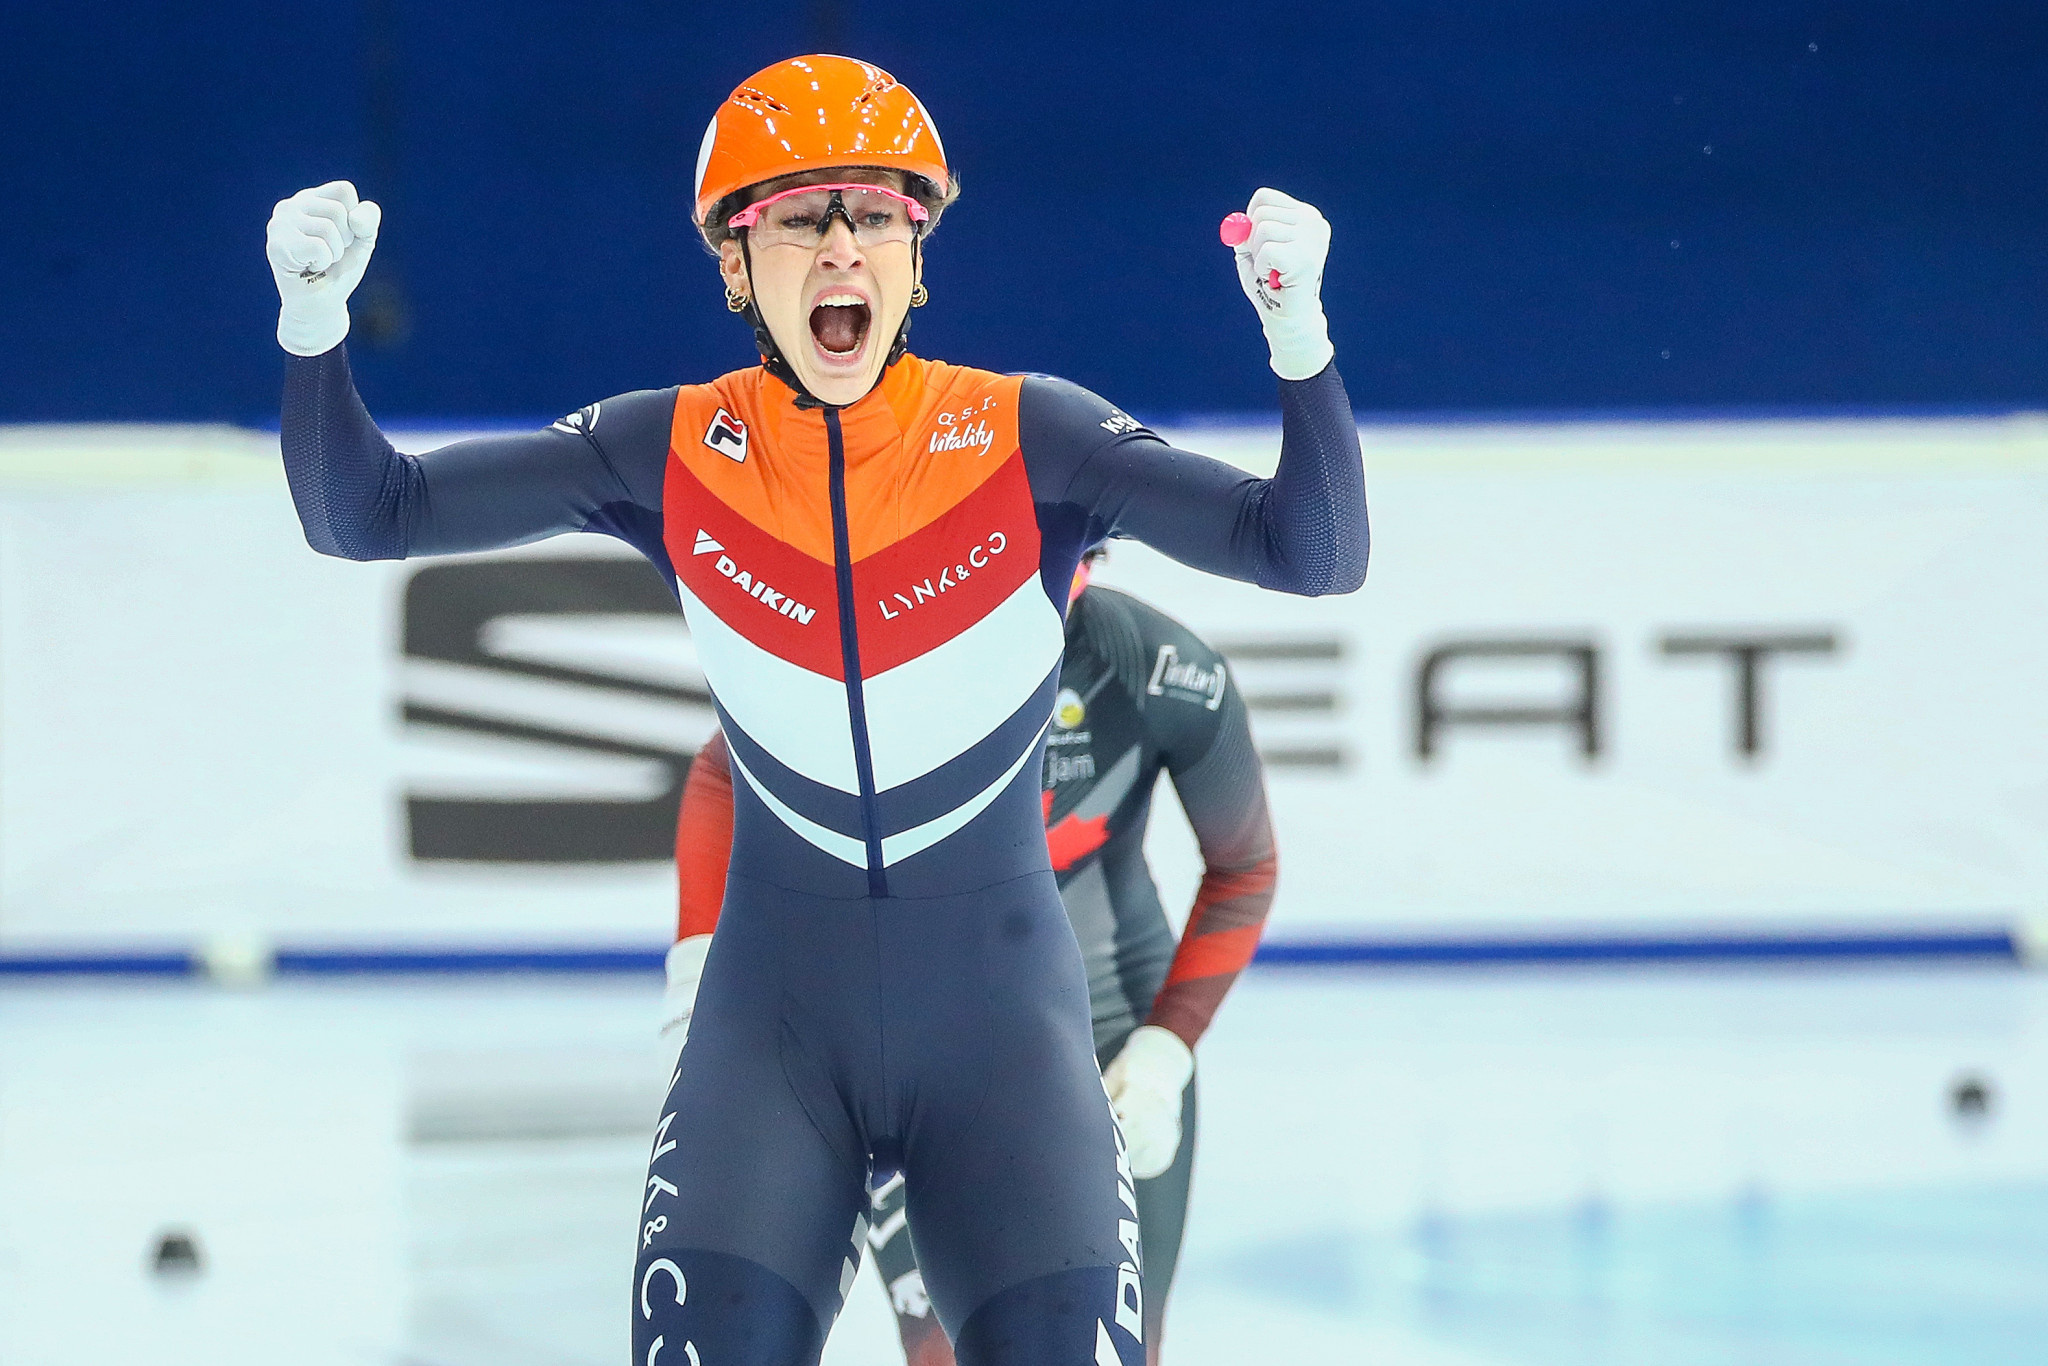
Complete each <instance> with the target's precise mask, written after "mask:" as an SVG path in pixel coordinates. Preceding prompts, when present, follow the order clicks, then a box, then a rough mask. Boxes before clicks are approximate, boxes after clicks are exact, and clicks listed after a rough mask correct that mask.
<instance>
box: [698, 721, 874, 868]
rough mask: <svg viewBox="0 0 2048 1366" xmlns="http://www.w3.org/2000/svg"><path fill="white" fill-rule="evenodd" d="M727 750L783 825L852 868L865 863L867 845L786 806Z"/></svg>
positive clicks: (748, 783) (743, 763)
mask: <svg viewBox="0 0 2048 1366" xmlns="http://www.w3.org/2000/svg"><path fill="white" fill-rule="evenodd" d="M729 753H730V755H731V757H732V766H733V767H734V768H736V769H738V770H739V771H740V775H741V776H742V777H744V778H745V779H746V780H747V786H748V787H750V788H752V789H753V791H754V795H756V796H758V797H759V798H760V799H761V803H762V805H764V806H766V807H767V808H768V809H769V810H770V811H773V812H774V813H775V814H776V816H777V817H778V818H780V820H781V821H782V823H783V824H784V825H786V826H788V827H789V828H790V829H791V830H794V831H795V832H796V833H797V834H798V835H800V836H802V837H803V838H804V839H805V840H806V841H808V842H809V843H811V844H814V845H816V846H817V847H818V848H820V849H823V850H824V851H825V852H826V853H828V854H830V855H831V856H832V857H833V858H836V859H838V860H839V861H840V862H841V863H850V864H852V865H853V866H854V867H856V868H865V867H867V866H868V847H867V845H865V844H863V843H862V842H861V841H859V840H857V839H853V838H851V837H849V836H846V835H842V834H840V833H839V832H838V831H837V830H827V829H826V828H825V827H824V826H822V825H820V824H818V823H817V822H816V821H814V820H812V819H810V818H809V817H808V816H801V815H798V814H797V813H796V812H795V811H792V810H790V808H789V807H788V806H787V805H785V804H784V803H783V801H782V799H781V798H779V797H777V796H776V795H775V794H774V793H773V792H770V791H769V790H768V785H767V784H766V783H764V782H762V781H761V780H760V779H759V778H756V777H755V776H754V773H753V770H752V769H749V768H748V767H747V765H746V763H745V761H744V760H742V759H741V758H740V752H739V751H738V750H737V749H732V750H729Z"/></svg>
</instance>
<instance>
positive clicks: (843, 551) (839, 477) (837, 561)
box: [822, 408, 889, 896]
mask: <svg viewBox="0 0 2048 1366" xmlns="http://www.w3.org/2000/svg"><path fill="white" fill-rule="evenodd" d="M822 411H823V413H824V416H825V446H826V449H827V450H828V451H829V452H830V453H831V464H830V468H829V473H828V476H827V479H828V483H829V484H830V488H831V494H832V572H833V575H834V577H835V578H836V579H837V581H838V587H839V656H840V664H841V668H842V670H843V672H844V673H845V675H846V716H847V720H848V721H849V722H850V723H851V724H852V727H853V771H854V774H855V776H856V778H857V779H858V780H859V783H860V833H861V842H862V843H864V844H865V845H866V846H867V855H868V895H869V896H887V895H888V894H889V877H888V873H887V872H886V871H885V870H884V868H883V867H882V824H881V819H880V812H879V809H878V803H877V802H876V800H875V757H874V750H873V749H872V748H871V747H870V745H869V742H868V708H867V699H866V696H865V694H864V693H863V691H862V688H861V677H860V631H859V628H858V627H857V626H856V625H855V624H854V600H853V538H852V536H851V534H850V533H849V532H848V531H847V518H846V437H845V435H844V434H843V433H842V432H841V431H840V430H839V410H838V409H837V408H825V409H823V410H822Z"/></svg>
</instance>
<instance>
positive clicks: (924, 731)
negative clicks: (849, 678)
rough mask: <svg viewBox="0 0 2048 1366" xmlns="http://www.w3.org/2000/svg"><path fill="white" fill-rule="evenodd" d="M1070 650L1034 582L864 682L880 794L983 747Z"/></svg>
mask: <svg viewBox="0 0 2048 1366" xmlns="http://www.w3.org/2000/svg"><path fill="white" fill-rule="evenodd" d="M1064 648H1066V631H1065V630H1064V628H1062V627H1061V625H1060V614H1059V613H1058V612H1057V611H1056V610H1054V608H1053V605H1052V603H1051V602H1050V601H1049V600H1047V598H1046V596H1045V588H1044V586H1043V585H1042V584H1041V583H1040V582H1039V578H1038V575H1036V574H1033V575H1032V576H1031V577H1030V578H1028V579H1026V580H1025V581H1024V582H1023V583H1021V584H1019V585H1018V587H1017V591H1016V592H1014V593H1012V594H1010V596H1009V597H1008V598H1005V599H1004V600H1003V601H1002V602H1001V603H1000V604H998V605H997V606H996V607H995V608H994V609H992V610H991V611H990V612H989V614H988V615H987V616H985V617H983V618H982V619H981V620H980V621H977V622H976V623H974V625H972V626H970V627H968V628H967V629H966V630H964V631H962V632H961V633H960V634H958V635H956V636H954V637H953V638H952V639H951V640H948V641H946V642H945V643H944V644H942V645H937V646H934V647H933V648H932V649H930V650H927V651H925V652H924V653H923V654H921V655H919V656H918V657H917V658H916V659H911V660H906V661H904V662H903V663H901V664H899V665H897V666H896V667H895V668H893V669H890V670H888V671H887V672H885V673H879V674H876V675H875V676H874V677H873V678H870V679H868V680H866V682H865V684H864V686H863V694H864V696H865V699H866V702H867V714H868V742H869V744H870V745H871V746H872V747H873V752H874V761H875V786H876V787H877V788H878V789H880V790H881V791H884V792H886V791H888V790H889V789H890V788H892V787H896V786H898V785H899V784H902V783H907V782H909V781H910V780H911V779H912V778H917V777H922V776H923V775H924V774H926V773H929V772H931V771H932V770H933V769H935V768H937V767H938V766H939V765H940V764H943V763H945V762H946V761H947V760H949V759H952V758H954V757H955V756H957V755H959V754H960V753H962V752H963V751H965V750H967V749H968V748H970V747H971V746H973V745H974V744H975V743H976V742H978V741H980V740H981V739H982V738H983V737H984V736H986V735H987V734H988V733H989V732H990V731H992V730H994V729H995V728H996V727H997V726H999V725H1001V724H1002V723H1003V722H1004V721H1006V720H1008V719H1009V717H1010V714H1011V713H1012V712H1014V711H1016V710H1017V708H1019V707H1021V706H1023V705H1024V703H1025V702H1026V700H1028V699H1029V698H1030V696H1031V692H1032V689H1034V688H1036V687H1037V686H1038V685H1039V684H1040V683H1042V682H1044V681H1045V676H1046V675H1047V674H1049V673H1051V672H1052V671H1053V669H1054V667H1055V666H1057V665H1058V664H1059V661H1060V651H1061V650H1063V649H1064ZM713 686H714V687H715V686H716V683H715V682H714V684H713ZM719 696H720V697H721V698H722V697H723V696H724V694H723V693H720V694H719ZM842 714H843V711H842Z"/></svg>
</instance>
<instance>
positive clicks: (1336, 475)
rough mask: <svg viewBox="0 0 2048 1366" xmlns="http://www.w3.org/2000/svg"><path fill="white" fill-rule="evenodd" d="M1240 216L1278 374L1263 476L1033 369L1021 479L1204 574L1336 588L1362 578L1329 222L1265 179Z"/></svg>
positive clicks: (1289, 587)
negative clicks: (1275, 421) (1268, 470)
mask: <svg viewBox="0 0 2048 1366" xmlns="http://www.w3.org/2000/svg"><path fill="white" fill-rule="evenodd" d="M1251 223H1252V225H1253V226H1252V230H1251V236H1250V238H1249V240H1248V241H1246V242H1245V243H1243V244H1242V245H1241V246H1239V247H1238V249H1237V261H1238V278H1239V282H1240V283H1241V284H1242V286H1243V288H1244V291H1245V294H1246V297H1248V298H1249V299H1250V300H1251V301H1252V303H1253V305H1254V306H1255V307H1256V308H1257V309H1258V310H1259V319H1260V323H1261V325H1262V326H1263V327H1264V329H1265V332H1266V340H1267V344H1268V347H1269V349H1270V351H1271V354H1272V368H1273V372H1274V373H1275V374H1276V375H1278V376H1279V377H1280V421H1281V440H1280V463H1279V465H1278V467H1277V469H1276V470H1275V472H1274V474H1273V477H1272V478H1270V479H1259V478H1254V477H1253V476H1251V475H1248V474H1246V473H1245V472H1244V471H1242V470H1240V469H1237V468H1236V467H1234V466H1231V465H1227V464H1224V463H1222V462H1221V461H1217V460H1211V459H1209V458H1207V457H1206V456H1201V455H1196V454H1193V453H1191V452H1188V451H1183V450H1176V449H1175V448H1174V447H1172V446H1169V445H1167V444H1166V443H1165V442H1164V441H1162V440H1160V439H1159V437H1158V436H1156V435H1154V434H1153V433H1152V432H1150V431H1148V430H1147V429H1146V428H1145V427H1143V426H1142V425H1141V424H1139V423H1137V422H1136V421H1134V420H1132V419H1131V418H1130V417H1128V416H1126V415H1125V414H1123V413H1122V412H1119V411H1118V410H1117V409H1116V408H1114V407H1112V406H1111V405H1110V404H1108V403H1105V402H1104V401H1103V400H1101V399H1099V398H1097V397H1096V396H1095V395H1093V394H1091V393H1089V392H1088V391H1087V390H1085V389H1082V388H1079V387H1077V386H1075V385H1072V384H1068V383H1066V382H1064V381H1062V380H1054V379H1042V378H1032V379H1028V380H1026V381H1025V384H1024V394H1023V398H1022V401H1021V404H1020V411H1019V414H1018V419H1019V426H1020V430H1021V433H1022V435H1023V439H1024V449H1025V454H1026V458H1027V460H1029V461H1030V463H1031V466H1032V477H1033V483H1034V492H1035V493H1036V495H1037V496H1038V497H1039V498H1040V499H1041V500H1042V501H1047V502H1052V503H1057V504H1064V505H1066V506H1068V507H1070V508H1072V509H1074V510H1075V511H1077V512H1078V513H1079V514H1080V515H1081V516H1082V517H1084V518H1086V519H1087V521H1088V524H1089V529H1090V531H1091V533H1092V534H1093V535H1095V536H1109V535H1116V536H1128V537H1131V538H1133V539H1135V540H1140V541H1143V542H1145V543H1146V544H1147V545H1150V546H1153V547H1155V548H1156V549H1159V550H1162V551H1164V552H1166V553H1167V554H1169V555H1171V556H1173V557H1174V558H1175V559H1177V560H1179V561H1181V562H1182V563H1184V564H1188V565H1192V566H1194V567H1195V568H1197V569H1203V570H1207V571H1208V572H1210V573H1212V574H1221V575H1224V576H1226V577H1229V578H1233V579H1242V580H1244V581H1246V582H1249V583H1256V584H1258V585H1260V586H1261V587H1265V588H1274V589H1279V590H1281V591H1283V592H1288V593H1301V594H1307V595H1311V596H1319V595H1322V594H1326V593H1349V592H1351V591H1352V590H1354V589H1356V588H1357V587H1358V586H1359V585H1360V584H1362V583H1363V582H1364V581H1365V563H1366V550H1367V544H1368V535H1367V527H1366V512H1365V467H1364V459H1363V456H1362V453H1361V452H1360V450H1359V445H1358V425H1357V422H1356V420H1355V419H1354V418H1353V416H1352V413H1351V399H1350V397H1349V395H1347V394H1346V393H1345V392H1344V381H1343V380H1342V379H1341V378H1339V377H1338V374H1337V370H1336V366H1335V364H1334V362H1333V360H1332V355H1333V353H1332V351H1331V347H1330V342H1329V333H1328V326H1327V324H1326V323H1325V321H1324V319H1323V310H1322V302H1321V298H1320V292H1321V286H1322V274H1323V261H1324V258H1325V256H1326V255H1327V254H1328V250H1329V225H1328V224H1327V223H1325V222H1324V221H1323V217H1322V215H1321V214H1319V213H1317V212H1316V211H1315V209H1314V208H1312V207H1310V206H1309V205H1307V204H1303V203H1301V202H1300V201H1298V200H1293V199H1289V198H1288V197H1287V196H1285V195H1282V194H1279V193H1278V192H1277V191H1273V190H1261V191H1259V193H1258V194H1257V195H1255V196H1253V198H1252V202H1251ZM1276 275H1277V278H1278V280H1279V285H1278V286H1277V287H1275V286H1273V285H1272V284H1271V281H1272V280H1273V279H1274V278H1276Z"/></svg>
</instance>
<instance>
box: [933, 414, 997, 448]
mask: <svg viewBox="0 0 2048 1366" xmlns="http://www.w3.org/2000/svg"><path fill="white" fill-rule="evenodd" d="M995 444H996V439H995V436H994V434H993V433H991V432H990V431H989V429H988V419H986V418H979V417H978V418H976V419H975V420H974V421H973V422H972V423H971V424H969V425H968V426H965V427H961V426H952V427H948V428H946V430H944V431H943V432H933V433H932V444H931V450H932V454H934V455H936V454H938V453H939V452H940V451H973V452H975V453H976V454H978V455H987V454H988V453H989V451H990V449H992V448H993V447H994V446H995Z"/></svg>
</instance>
